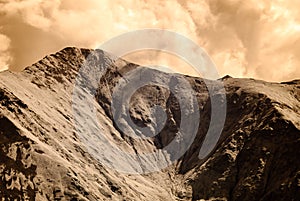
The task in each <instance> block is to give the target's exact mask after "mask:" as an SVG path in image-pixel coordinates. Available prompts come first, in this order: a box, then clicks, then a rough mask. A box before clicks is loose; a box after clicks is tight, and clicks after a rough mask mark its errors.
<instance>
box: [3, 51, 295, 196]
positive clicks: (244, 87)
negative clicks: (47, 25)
mask: <svg viewBox="0 0 300 201" xmlns="http://www.w3.org/2000/svg"><path fill="white" fill-rule="evenodd" d="M89 56H90V58H91V59H90V60H89V61H88V62H90V63H89V64H90V65H91V66H92V67H95V68H96V70H97V69H99V70H100V71H101V70H102V69H103V67H105V69H106V70H105V71H101V72H102V74H101V77H99V79H97V83H96V85H95V86H97V88H96V90H95V93H94V94H92V95H93V96H92V97H90V96H85V95H86V94H88V95H90V94H89V91H88V90H87V88H85V87H86V86H89V85H91V83H92V81H93V80H90V79H86V80H83V79H80V77H79V78H78V75H79V72H80V73H82V75H95V74H93V73H94V71H92V72H90V71H89V68H88V69H87V70H86V71H85V69H84V68H83V66H84V64H85V62H86V61H87V58H88V57H89ZM134 69H141V70H140V71H139V70H137V71H134V72H137V73H139V74H137V75H145V76H144V77H143V76H141V77H136V76H131V77H130V76H129V77H128V74H129V75H131V74H130V72H132V70H134ZM97 72H98V71H96V73H97ZM143 73H144V74H143ZM147 73H148V74H147ZM133 75H134V74H133ZM87 78H89V77H88V76H87ZM150 78H151V79H152V80H154V82H153V83H154V84H153V83H152V84H149V85H143V86H140V84H141V83H140V82H141V81H144V80H147V79H148V80H149V79H150ZM151 79H150V80H151ZM77 80H79V81H82V82H80V84H82V85H79V87H82V90H81V91H79V92H78V94H76V92H77V91H76V87H78V86H76V84H78V83H77V82H76V81H77ZM184 80H186V82H184ZM130 81H132V82H130ZM162 81H168V84H167V85H166V86H170V87H169V88H167V87H166V86H161V85H155V83H161V82H162ZM222 81H223V83H224V88H225V96H226V100H224V99H222V101H223V103H226V110H227V113H226V119H225V124H224V127H223V128H222V133H221V136H220V137H219V138H217V143H216V145H215V146H214V147H213V149H212V150H211V152H209V154H208V155H207V157H205V158H199V153H200V150H201V147H202V145H203V144H204V140H205V138H206V136H207V132H208V130H209V128H210V126H212V128H213V129H212V130H216V129H217V128H218V127H219V125H218V124H212V125H210V122H211V111H212V103H211V97H221V98H222V96H220V90H219V89H218V88H216V89H214V90H213V91H212V93H209V91H208V87H209V86H216V82H217V81H206V80H204V79H202V78H195V77H190V76H184V75H179V74H168V73H165V72H160V71H155V70H153V69H147V70H146V68H143V67H140V66H138V65H136V64H131V63H129V62H126V61H124V60H122V59H116V58H114V57H113V56H111V55H110V54H108V53H106V52H103V51H102V50H90V49H82V48H75V47H68V48H65V49H63V50H61V51H59V52H57V53H55V54H51V55H49V56H46V57H45V58H43V59H42V60H40V61H39V62H37V63H35V64H33V65H32V66H30V67H27V68H26V69H25V70H24V71H23V72H9V71H6V72H1V73H0V125H1V126H0V145H1V146H0V167H1V168H0V198H2V199H6V200H9V199H16V200H22V199H25V200H26V199H27V200H41V201H43V200H149V201H150V200H151V201H152V200H186V201H187V200H246V201H251V200H265V201H267V200H299V199H300V195H299V192H300V191H299V179H300V162H299V160H298V156H299V155H300V152H299V146H300V144H299V143H300V141H299V134H300V131H299V129H300V121H299V119H300V113H299V111H300V104H299V102H300V83H299V82H298V81H292V82H287V83H268V82H265V81H259V80H254V79H237V78H231V77H229V76H225V77H224V78H222ZM180 83H188V85H186V86H185V85H184V86H182V85H180ZM93 84H94V83H93ZM122 84H125V88H124V89H123V90H122V88H120V87H121V86H123V85H122ZM126 87H127V88H126ZM211 88H213V87H211ZM117 89H118V90H117ZM190 89H192V91H189V90H190ZM133 90H134V91H133ZM172 90H173V91H172ZM132 91H133V92H132ZM177 91H182V93H181V95H182V96H184V97H181V96H179V97H178V96H176V92H177ZM81 92H82V93H81ZM84 92H87V93H86V94H85V93H84ZM131 92H132V93H131ZM74 94H75V95H77V96H76V97H75V98H74ZM177 95H178V94H177ZM191 96H194V97H191ZM126 97H127V98H128V97H129V99H128V107H125V105H124V104H125V102H126V101H123V99H122V98H126ZM76 98H77V99H76ZM115 99H117V102H116V103H115V102H114V101H115ZM118 100H119V101H118ZM182 100H184V101H189V100H195V102H187V103H189V104H184V103H182ZM114 103H115V104H116V105H114ZM114 106H118V107H114ZM197 108H198V110H199V111H197ZM126 109H128V110H126ZM197 112H199V122H200V123H199V125H198V127H196V129H197V130H196V131H197V132H196V134H195V136H194V137H195V138H194V139H193V141H192V143H191V144H190V146H188V149H187V150H186V151H185V150H184V151H185V152H184V154H183V155H182V156H180V157H178V158H175V159H176V160H174V157H176V151H175V153H174V152H172V149H168V145H170V144H171V145H172V144H174V143H175V144H176V143H177V144H179V143H178V142H180V141H182V139H184V137H185V135H189V133H182V132H181V131H182V126H185V127H184V128H188V129H190V128H192V127H194V128H195V125H196V123H195V122H196V120H197V118H194V119H192V120H191V119H188V118H187V119H188V121H187V122H185V123H181V122H182V120H186V119H185V117H189V116H191V115H194V114H197ZM186 114H187V115H186ZM184 115H186V116H184ZM133 124H134V125H133ZM182 124H183V125H182ZM3 125H4V126H3ZM160 126H161V127H160ZM196 126H197V125H196ZM145 131H149V132H148V133H147V132H145ZM190 131H192V130H190ZM151 132H157V133H155V134H157V135H153V136H147V135H146V134H149V133H150V134H151ZM145 133H146V134H145ZM129 134H136V136H132V135H129ZM142 137H144V138H142ZM212 140H215V139H213V138H212ZM184 142H186V141H184ZM179 145H180V144H179ZM181 145H184V144H181ZM110 146H113V147H115V149H109V148H110ZM177 148H178V149H176V150H181V149H183V148H184V146H177ZM173 151H174V150H173ZM181 151H182V150H181ZM153 152H154V153H156V154H152V155H151V154H149V153H153ZM149 155H150V156H151V157H149ZM160 167H164V168H163V169H159V168H160ZM120 170H131V171H132V172H135V173H140V174H133V173H132V172H131V174H126V173H124V172H123V173H122V172H120ZM147 170H158V171H155V172H151V173H149V171H148V172H147ZM143 173H147V174H143Z"/></svg>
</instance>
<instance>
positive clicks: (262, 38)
mask: <svg viewBox="0 0 300 201" xmlns="http://www.w3.org/2000/svg"><path fill="white" fill-rule="evenodd" d="M299 6H300V2H299V1H298V0H287V1H283V0H274V1H268V0H249V1H242V0H204V1H198V0H189V1H185V0H177V1H175V0H166V1H160V0H151V1H145V0H127V1H121V0H115V1H110V0H22V1H19V0H7V1H0V27H1V29H0V34H1V35H0V42H1V45H2V46H1V48H0V51H1V56H0V66H2V68H3V67H4V68H5V66H7V65H9V68H10V69H11V70H22V69H23V68H24V67H26V66H27V65H30V64H32V63H33V62H35V61H37V60H38V59H40V58H42V57H43V56H45V55H46V54H49V53H51V52H56V51H58V50H59V49H61V48H63V47H65V46H78V47H88V48H95V47H97V46H98V45H99V44H101V43H103V42H104V41H106V40H109V39H110V38H112V37H114V36H116V35H119V34H121V33H125V32H127V31H132V30H136V29H142V28H162V29H169V30H172V31H176V32H178V33H181V34H183V35H185V36H186V37H189V38H191V39H192V40H194V41H195V42H197V43H198V44H199V45H200V46H202V47H203V48H204V49H205V50H206V51H207V52H208V53H209V55H210V56H211V57H212V59H213V60H214V62H215V63H216V64H217V67H218V70H219V73H220V75H221V76H223V75H225V74H231V75H233V76H236V77H255V78H259V79H264V80H269V81H282V80H289V79H294V78H297V77H300V69H299V67H298V66H299V64H300V55H299V54H300V51H299V50H300V34H299V32H300V14H298V9H297V8H299ZM140 55H141V54H137V55H131V56H130V55H129V56H127V58H128V59H131V60H133V61H135V62H139V63H146V64H149V63H153V64H163V65H171V66H173V68H174V69H175V70H177V71H179V72H183V73H188V74H194V72H193V70H192V69H190V70H187V67H186V65H185V64H184V63H182V62H178V61H177V60H176V59H174V58H172V56H171V57H170V56H169V57H168V56H166V55H164V54H160V53H159V52H157V53H149V54H148V53H147V52H145V53H144V54H143V56H140ZM150 61H151V62H150ZM174 66H175V67H174Z"/></svg>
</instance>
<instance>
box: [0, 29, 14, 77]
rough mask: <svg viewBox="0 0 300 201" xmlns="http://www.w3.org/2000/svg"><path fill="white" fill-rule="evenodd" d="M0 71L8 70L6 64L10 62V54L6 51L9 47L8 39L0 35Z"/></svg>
mask: <svg viewBox="0 0 300 201" xmlns="http://www.w3.org/2000/svg"><path fill="white" fill-rule="evenodd" d="M0 44H1V46H0V71H3V70H7V69H8V63H9V61H10V59H11V58H10V54H9V53H8V49H9V46H10V39H9V38H8V37H7V36H5V35H3V34H0Z"/></svg>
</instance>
